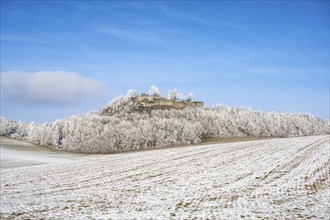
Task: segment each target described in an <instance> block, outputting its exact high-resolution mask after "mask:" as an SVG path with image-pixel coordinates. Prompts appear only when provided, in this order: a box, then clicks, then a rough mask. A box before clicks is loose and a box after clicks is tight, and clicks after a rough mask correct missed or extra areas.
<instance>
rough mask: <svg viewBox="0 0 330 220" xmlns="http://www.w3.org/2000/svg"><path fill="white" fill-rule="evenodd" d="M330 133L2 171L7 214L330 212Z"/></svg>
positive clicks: (285, 215) (254, 215)
mask: <svg viewBox="0 0 330 220" xmlns="http://www.w3.org/2000/svg"><path fill="white" fill-rule="evenodd" d="M329 140H330V139H329V136H314V137H301V138H290V139H289V138H288V139H272V140H262V141H251V142H240V143H228V144H214V145H203V146H192V147H182V148H171V149H163V150H154V151H145V152H135V153H124V154H112V155H98V156H95V157H82V158H81V159H79V160H77V161H72V162H69V163H59V164H46V165H39V166H31V167H21V168H13V169H6V170H1V209H0V212H1V218H2V219H12V218H15V219H40V218H44V219H299V218H301V219H329V217H330V207H329V201H330V198H329V195H330V179H329V176H330V175H329V174H330V164H329V163H330V162H329V159H330V152H329Z"/></svg>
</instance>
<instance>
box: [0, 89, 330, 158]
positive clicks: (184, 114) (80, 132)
mask: <svg viewBox="0 0 330 220" xmlns="http://www.w3.org/2000/svg"><path fill="white" fill-rule="evenodd" d="M133 98H134V96H132V92H130V91H129V92H128V93H127V95H126V96H120V97H118V98H116V99H114V100H113V101H111V102H110V103H108V104H107V105H106V106H105V107H104V108H103V109H101V111H100V112H90V113H85V114H81V115H74V116H71V117H68V118H64V119H61V120H56V121H55V122H54V123H51V124H46V123H45V124H34V123H24V122H16V121H10V120H8V119H6V118H4V117H1V125H0V135H2V136H7V137H11V138H15V139H19V140H25V141H28V142H31V143H35V144H39V145H43V146H48V147H51V148H55V149H58V150H65V151H70V152H82V153H112V152H123V151H133V150H141V149H156V148H163V147H167V146H177V145H187V144H193V143H200V142H201V141H202V140H203V139H205V138H207V137H224V138H228V137H297V136H312V135H324V134H329V133H330V132H329V121H326V120H323V119H320V118H317V117H315V116H312V115H299V114H292V113H286V114H284V113H274V112H272V113H265V112H256V111H251V110H248V109H241V108H232V107H227V106H223V105H218V106H214V107H211V108H208V107H189V106H187V107H186V108H182V109H175V108H170V109H153V108H144V109H142V110H141V109H140V110H139V111H137V109H139V106H138V105H137V103H136V102H135V101H134V99H133ZM108 109H111V114H107V112H109V111H108Z"/></svg>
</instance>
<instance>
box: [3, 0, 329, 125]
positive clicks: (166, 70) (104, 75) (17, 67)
mask: <svg viewBox="0 0 330 220" xmlns="http://www.w3.org/2000/svg"><path fill="white" fill-rule="evenodd" d="M151 85H156V86H157V87H158V88H159V89H160V91H161V92H162V94H163V95H166V94H167V91H168V90H169V89H174V88H176V89H177V90H178V91H180V92H182V93H188V92H193V93H194V94H195V96H194V99H195V100H202V101H204V102H205V104H206V105H207V106H211V105H215V104H225V105H229V106H239V107H250V108H252V109H254V110H262V111H276V112H301V113H306V112H308V113H311V114H313V115H316V116H318V117H321V118H329V1H298V0H297V1H156V2H155V1H154V2H148V1H111V2H109V1H1V115H3V116H5V117H7V118H9V119H13V120H22V121H35V122H44V121H48V122H51V121H53V120H55V119H57V118H63V117H67V116H70V115H72V114H79V113H83V112H87V111H91V110H98V109H100V108H101V107H102V106H104V105H105V104H106V103H107V102H108V101H110V100H112V99H113V98H115V97H117V96H119V95H122V94H125V93H126V91H127V90H128V89H130V88H133V89H136V90H137V92H138V93H141V92H146V91H148V89H149V87H150V86H151Z"/></svg>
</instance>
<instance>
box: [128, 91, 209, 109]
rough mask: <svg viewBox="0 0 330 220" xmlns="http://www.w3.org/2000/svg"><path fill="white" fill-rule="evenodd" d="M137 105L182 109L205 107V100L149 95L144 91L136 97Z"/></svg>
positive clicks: (152, 107) (151, 107)
mask: <svg viewBox="0 0 330 220" xmlns="http://www.w3.org/2000/svg"><path fill="white" fill-rule="evenodd" d="M134 101H135V102H136V104H137V106H139V107H142V108H150V109H171V108H174V109H182V108H185V107H203V106H204V103H203V102H200V101H198V102H192V101H191V100H182V101H176V100H169V99H166V98H164V97H161V96H159V95H148V94H146V93H142V94H141V95H139V96H137V97H135V98H134Z"/></svg>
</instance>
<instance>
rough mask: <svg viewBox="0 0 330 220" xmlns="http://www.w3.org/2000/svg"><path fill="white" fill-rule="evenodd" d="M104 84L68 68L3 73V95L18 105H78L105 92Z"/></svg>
mask: <svg viewBox="0 0 330 220" xmlns="http://www.w3.org/2000/svg"><path fill="white" fill-rule="evenodd" d="M103 92H104V88H103V86H102V84H101V83H100V82H98V81H96V80H94V79H91V78H87V77H84V76H81V75H79V74H78V73H73V72H66V71H40V72H35V73H28V72H20V71H9V72H4V73H1V98H2V100H3V101H7V102H14V103H18V104H20V103H21V104H29V105H30V104H32V105H33V104H34V105H63V104H78V103H82V102H84V101H86V100H88V99H92V98H97V97H100V96H101V95H102V93H103Z"/></svg>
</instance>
